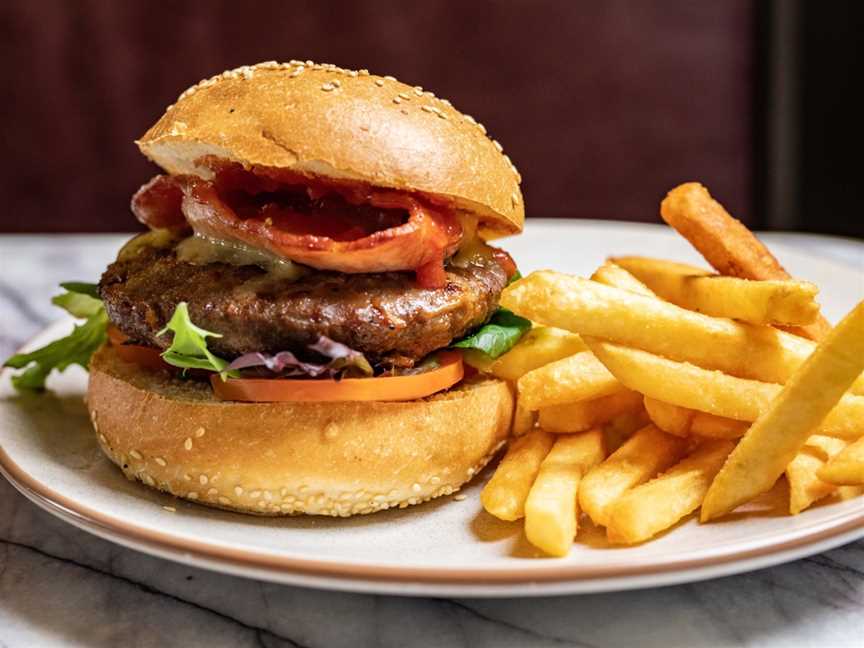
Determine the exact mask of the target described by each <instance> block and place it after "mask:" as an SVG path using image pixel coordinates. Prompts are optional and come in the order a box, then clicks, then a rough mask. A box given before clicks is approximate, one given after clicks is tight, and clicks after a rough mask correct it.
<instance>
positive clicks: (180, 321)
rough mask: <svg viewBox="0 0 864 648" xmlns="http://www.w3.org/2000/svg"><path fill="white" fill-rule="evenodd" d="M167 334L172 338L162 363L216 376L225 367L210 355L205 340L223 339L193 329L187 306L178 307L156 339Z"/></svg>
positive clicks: (220, 359)
mask: <svg viewBox="0 0 864 648" xmlns="http://www.w3.org/2000/svg"><path fill="white" fill-rule="evenodd" d="M169 332H170V333H173V334H174V339H173V340H172V341H171V345H170V346H169V347H168V348H167V349H166V350H165V351H163V352H162V359H163V360H165V362H167V363H168V364H170V365H173V366H175V367H179V368H181V369H205V370H207V371H215V372H217V373H221V372H222V371H224V370H225V368H226V367H227V366H228V361H227V360H224V359H222V358H220V357H218V356H215V355H213V354H212V353H211V352H210V349H208V348H207V338H208V337H212V338H220V337H222V335H221V334H219V333H213V332H212V331H206V330H204V329H202V328H201V327H199V326H195V324H193V323H192V320H191V319H190V318H189V306H188V304H187V303H186V302H180V303H179V304H177V307H176V308H175V309H174V314H173V315H171V319H170V320H168V323H167V324H166V325H165V328H163V329H162V330H161V331H159V332H158V333H157V334H156V335H159V336H162V335H166V334H167V333H169ZM223 378H224V375H223Z"/></svg>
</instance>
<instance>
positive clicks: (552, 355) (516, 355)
mask: <svg viewBox="0 0 864 648" xmlns="http://www.w3.org/2000/svg"><path fill="white" fill-rule="evenodd" d="M586 348H587V347H586V346H585V343H584V342H582V340H581V339H580V338H579V336H578V335H576V334H575V333H571V332H570V331H564V330H562V329H556V328H553V327H551V326H535V327H534V328H532V329H531V330H530V331H528V332H527V333H526V334H525V335H523V336H522V339H521V340H519V343H518V344H517V345H516V346H514V347H513V348H512V349H510V350H509V351H508V352H507V353H505V354H504V355H502V356H501V357H500V358H498V359H497V360H491V361H490V360H488V357H487V356H485V354H480V355H481V356H484V358H486V360H487V362H485V363H484V364H483V366H479V367H477V368H478V369H480V370H481V371H484V372H486V373H491V374H492V375H493V376H496V377H497V378H501V379H503V380H512V381H514V382H515V381H517V380H519V379H520V378H521V377H522V376H524V375H525V374H526V373H528V372H529V371H533V370H534V369H539V368H540V367H542V366H544V365H547V364H549V363H550V362H555V361H556V360H561V359H562V358H566V357H568V356H571V355H573V354H576V353H579V352H580V351H585V349H586ZM466 359H467V357H466ZM469 364H472V365H473V364H474V363H473V362H471V361H470V360H469ZM475 366H476V365H475Z"/></svg>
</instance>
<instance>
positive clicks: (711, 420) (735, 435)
mask: <svg viewBox="0 0 864 648" xmlns="http://www.w3.org/2000/svg"><path fill="white" fill-rule="evenodd" d="M749 428H750V422H749V421H736V420H735V419H731V418H726V417H725V416H717V415H716V414H709V413H708V412H697V411H695V410H694V411H693V418H692V419H691V420H690V434H695V435H696V436H701V437H706V438H709V439H740V438H741V437H742V436H744V433H745V432H747V430H748V429H749Z"/></svg>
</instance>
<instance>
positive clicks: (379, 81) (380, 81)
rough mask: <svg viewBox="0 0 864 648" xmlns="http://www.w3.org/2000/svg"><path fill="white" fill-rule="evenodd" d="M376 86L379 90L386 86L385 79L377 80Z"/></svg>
mask: <svg viewBox="0 0 864 648" xmlns="http://www.w3.org/2000/svg"><path fill="white" fill-rule="evenodd" d="M375 85H376V86H378V87H379V88H380V87H382V86H383V85H384V79H375Z"/></svg>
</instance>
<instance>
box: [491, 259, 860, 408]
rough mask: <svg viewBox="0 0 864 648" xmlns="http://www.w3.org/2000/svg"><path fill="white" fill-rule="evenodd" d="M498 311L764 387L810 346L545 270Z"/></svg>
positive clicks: (507, 296)
mask: <svg viewBox="0 0 864 648" xmlns="http://www.w3.org/2000/svg"><path fill="white" fill-rule="evenodd" d="M501 304H502V306H504V307H505V308H509V309H510V310H512V311H513V312H515V313H516V314H518V315H522V316H523V317H528V318H530V319H532V320H536V321H539V322H541V323H543V324H547V325H549V326H557V327H560V328H563V329H566V330H569V331H572V332H574V333H578V334H579V335H580V336H582V337H583V340H584V337H585V336H594V337H598V338H602V339H604V340H607V341H610V342H614V343H617V344H622V345H625V346H630V347H635V348H639V349H644V350H646V351H649V352H651V353H656V354H659V355H662V356H665V357H667V358H670V359H672V360H678V361H682V362H692V363H693V364H696V365H698V366H700V367H704V368H706V369H717V370H720V371H723V372H725V373H728V374H730V375H733V376H738V377H741V378H752V379H754V380H760V381H763V382H773V383H780V384H782V383H784V382H786V380H787V379H788V378H789V376H791V375H792V373H793V372H794V371H795V369H797V368H798V367H799V366H800V365H801V363H802V362H804V360H805V359H806V358H807V357H808V356H809V355H810V353H812V351H813V349H814V346H815V345H814V344H813V342H811V341H809V340H805V339H804V338H800V337H797V336H795V335H791V334H789V333H785V332H783V331H779V330H777V329H775V328H771V327H767V326H754V325H752V324H747V323H744V322H734V321H732V320H728V319H720V318H716V317H710V316H708V315H702V314H701V313H694V312H693V311H688V310H686V309H683V308H680V307H679V306H675V305H674V304H670V303H668V302H664V301H662V300H660V299H654V298H651V297H646V296H643V295H638V294H636V293H633V292H630V291H627V290H621V289H620V288H613V287H611V286H604V285H602V284H599V283H597V282H596V281H589V280H586V279H580V278H579V277H573V276H570V275H566V274H561V273H557V272H551V271H548V270H547V271H542V272H533V273H531V274H530V275H528V276H527V277H525V278H524V279H521V280H519V281H517V282H515V283H513V284H511V285H510V286H509V287H508V288H506V289H505V290H504V292H503V294H502V296H501ZM853 391H855V392H856V393H864V376H857V377H856V381H855V386H854V388H853Z"/></svg>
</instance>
